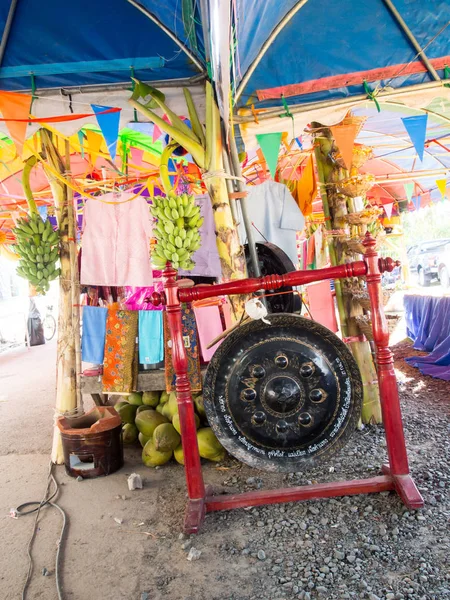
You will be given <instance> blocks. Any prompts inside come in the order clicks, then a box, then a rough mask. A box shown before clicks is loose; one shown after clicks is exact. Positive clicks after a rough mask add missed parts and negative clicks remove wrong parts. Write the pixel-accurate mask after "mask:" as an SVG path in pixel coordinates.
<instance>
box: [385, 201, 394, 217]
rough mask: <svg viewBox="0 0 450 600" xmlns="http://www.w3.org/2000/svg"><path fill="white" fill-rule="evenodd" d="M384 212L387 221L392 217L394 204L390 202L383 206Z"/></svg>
mask: <svg viewBox="0 0 450 600" xmlns="http://www.w3.org/2000/svg"><path fill="white" fill-rule="evenodd" d="M383 208H384V212H385V213H386V216H387V218H388V219H390V218H391V217H392V209H393V208H394V203H393V202H390V203H389V204H383Z"/></svg>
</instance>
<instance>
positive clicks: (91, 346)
mask: <svg viewBox="0 0 450 600" xmlns="http://www.w3.org/2000/svg"><path fill="white" fill-rule="evenodd" d="M107 313H108V309H107V308H100V307H98V306H84V307H83V334H82V337H81V358H82V360H83V361H84V362H88V363H93V364H94V365H102V364H103V357H104V353H105V334H106V316H107Z"/></svg>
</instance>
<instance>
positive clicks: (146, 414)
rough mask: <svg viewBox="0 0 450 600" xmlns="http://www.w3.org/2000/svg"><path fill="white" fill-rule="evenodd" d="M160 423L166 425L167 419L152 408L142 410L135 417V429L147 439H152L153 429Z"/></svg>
mask: <svg viewBox="0 0 450 600" xmlns="http://www.w3.org/2000/svg"><path fill="white" fill-rule="evenodd" d="M162 423H168V419H166V417H164V415H161V414H160V413H159V412H156V410H153V409H152V408H150V409H149V410H143V411H142V412H140V413H139V414H138V415H136V420H135V424H136V427H137V428H138V429H139V431H140V433H143V434H144V435H145V436H147V437H152V435H153V432H154V431H155V429H156V428H157V427H158V425H161V424H162Z"/></svg>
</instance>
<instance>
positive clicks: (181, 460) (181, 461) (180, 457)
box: [173, 444, 184, 465]
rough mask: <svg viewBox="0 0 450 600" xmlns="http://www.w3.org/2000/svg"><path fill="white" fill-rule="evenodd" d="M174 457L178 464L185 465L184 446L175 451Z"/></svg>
mask: <svg viewBox="0 0 450 600" xmlns="http://www.w3.org/2000/svg"><path fill="white" fill-rule="evenodd" d="M173 456H174V458H175V460H176V461H177V463H179V464H180V465H184V452H183V446H182V445H181V444H180V445H179V446H177V447H176V448H175V450H174V451H173Z"/></svg>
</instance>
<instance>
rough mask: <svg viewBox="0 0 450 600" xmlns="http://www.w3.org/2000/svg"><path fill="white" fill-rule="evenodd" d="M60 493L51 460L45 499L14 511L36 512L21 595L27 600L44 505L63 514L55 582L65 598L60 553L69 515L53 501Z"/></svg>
mask: <svg viewBox="0 0 450 600" xmlns="http://www.w3.org/2000/svg"><path fill="white" fill-rule="evenodd" d="M52 483H53V485H54V490H53V493H52V494H51V495H49V493H50V486H51V484H52ZM58 493H59V485H58V482H57V481H56V479H55V476H54V475H53V463H52V462H50V465H49V470H48V480H47V488H46V490H45V494H44V497H43V499H42V500H41V501H40V502H38V501H35V502H24V504H21V505H20V506H18V507H17V508H16V509H15V511H14V512H15V515H16V516H17V517H24V516H25V515H31V514H32V513H34V512H35V513H36V518H35V520H34V526H33V531H32V534H31V537H30V540H29V542H28V547H27V554H28V573H27V577H26V580H25V584H24V586H23V589H22V596H21V598H22V600H26V594H27V589H28V586H29V584H30V581H31V577H32V574H33V557H32V555H31V550H32V547H33V542H34V538H35V537H36V531H37V524H38V521H39V515H40V512H41V508H43V507H44V506H47V505H48V506H52V507H53V508H56V509H57V510H59V512H60V513H61V515H62V522H63V523H62V527H61V533H60V536H59V539H58V542H57V550H56V558H55V584H56V591H57V594H58V600H63V595H62V589H61V583H60V572H59V558H60V553H61V545H62V541H63V538H64V533H65V530H66V526H67V516H66V513H65V512H64V510H63V509H62V508H61V507H60V506H59V505H58V504H56V502H52V500H53V498H55V497H56V496H57V494H58ZM31 506H34V507H35V508H29V509H28V510H25V509H26V508H27V507H31Z"/></svg>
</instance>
